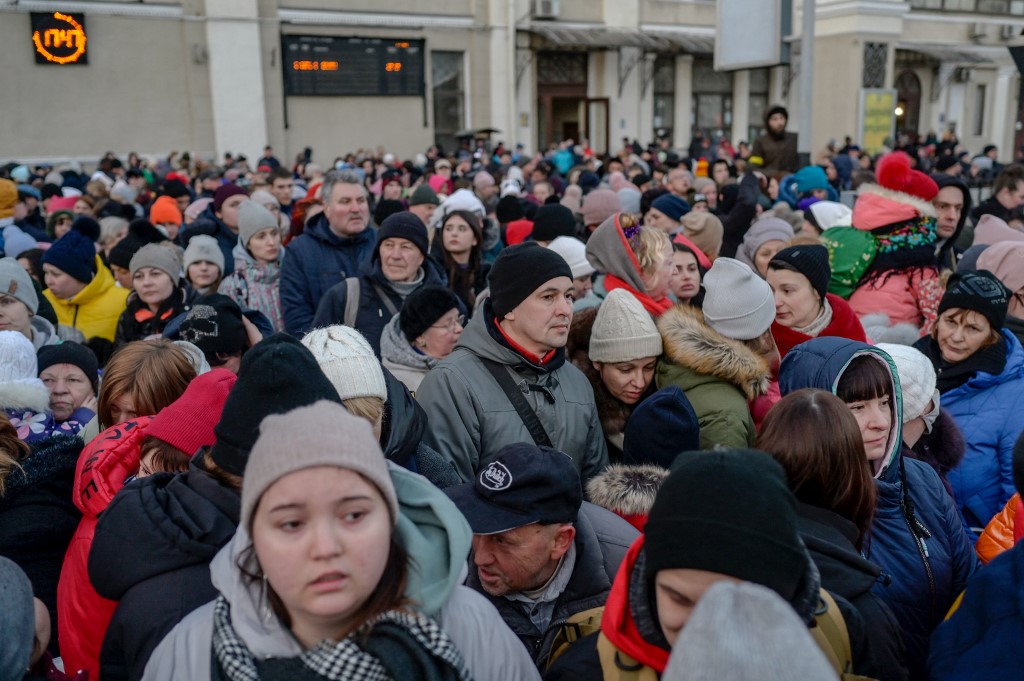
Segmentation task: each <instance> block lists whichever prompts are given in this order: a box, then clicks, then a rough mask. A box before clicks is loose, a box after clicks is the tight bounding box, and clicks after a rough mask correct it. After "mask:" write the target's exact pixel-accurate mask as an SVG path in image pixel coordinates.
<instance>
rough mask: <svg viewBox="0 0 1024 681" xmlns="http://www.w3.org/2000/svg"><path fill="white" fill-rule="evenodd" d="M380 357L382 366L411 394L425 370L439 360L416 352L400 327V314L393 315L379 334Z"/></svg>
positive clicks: (417, 386)
mask: <svg viewBox="0 0 1024 681" xmlns="http://www.w3.org/2000/svg"><path fill="white" fill-rule="evenodd" d="M380 358H381V364H383V365H384V368H385V369H387V370H388V371H390V372H391V373H392V374H394V375H395V378H397V379H398V380H400V381H401V382H402V383H403V384H404V385H405V387H406V388H408V389H409V391H410V392H412V394H413V395H415V394H416V391H417V390H419V387H420V383H421V382H422V381H423V377H424V376H426V375H427V372H428V371H430V370H431V369H433V368H434V367H435V366H437V363H438V362H440V361H441V360H439V359H436V358H434V357H431V356H430V355H424V354H423V353H422V352H417V351H416V350H415V349H414V348H413V347H412V345H411V344H410V343H409V341H408V340H406V338H405V335H404V334H403V333H402V329H401V315H397V314H396V315H395V316H394V317H392V318H391V321H390V322H388V323H387V325H385V327H384V331H383V332H381V335H380Z"/></svg>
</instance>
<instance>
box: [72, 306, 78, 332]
mask: <svg viewBox="0 0 1024 681" xmlns="http://www.w3.org/2000/svg"><path fill="white" fill-rule="evenodd" d="M71 328H73V329H77V328H78V306H77V305H75V316H74V317H73V318H72V320H71Z"/></svg>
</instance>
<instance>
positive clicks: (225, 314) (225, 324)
mask: <svg viewBox="0 0 1024 681" xmlns="http://www.w3.org/2000/svg"><path fill="white" fill-rule="evenodd" d="M178 338H180V339H181V340H183V341H186V342H188V343H191V344H192V345H195V346H196V347H197V348H199V349H200V350H201V351H202V352H203V355H204V356H205V357H206V358H207V359H208V360H210V359H212V360H216V358H217V355H234V354H235V353H237V352H238V351H239V350H242V349H243V348H245V347H246V342H247V340H248V335H247V334H246V332H245V324H244V322H243V321H242V309H241V308H240V307H239V306H238V303H236V302H235V301H233V300H232V299H231V298H228V297H227V296H225V295H223V294H220V293H211V294H209V295H205V296H202V297H201V298H197V299H196V301H195V303H193V305H192V308H191V309H190V310H189V311H188V314H186V315H185V319H184V320H183V321H182V322H181V326H179V327H178Z"/></svg>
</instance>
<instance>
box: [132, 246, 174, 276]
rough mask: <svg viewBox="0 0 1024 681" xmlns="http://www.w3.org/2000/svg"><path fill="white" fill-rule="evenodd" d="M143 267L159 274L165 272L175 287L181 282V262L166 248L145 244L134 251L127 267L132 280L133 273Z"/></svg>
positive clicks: (171, 250)
mask: <svg viewBox="0 0 1024 681" xmlns="http://www.w3.org/2000/svg"><path fill="white" fill-rule="evenodd" d="M143 267H153V268H155V269H158V270H160V271H161V272H166V273H167V276H169V277H170V278H171V281H173V282H174V285H175V286H177V285H178V283H179V282H180V281H181V261H180V260H178V254H177V253H176V252H175V251H174V250H173V249H172V248H168V247H167V246H162V245H160V244H146V245H145V246H143V247H142V248H140V249H139V250H138V251H136V253H135V255H133V256H132V261H131V263H130V264H129V265H128V270H129V271H130V272H131V273H132V277H133V278H134V277H135V273H136V272H138V271H139V270H140V269H142V268H143Z"/></svg>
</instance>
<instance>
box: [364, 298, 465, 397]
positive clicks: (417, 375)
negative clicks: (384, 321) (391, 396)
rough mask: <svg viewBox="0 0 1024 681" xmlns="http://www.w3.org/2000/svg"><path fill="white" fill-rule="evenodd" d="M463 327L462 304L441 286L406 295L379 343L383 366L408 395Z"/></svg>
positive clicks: (452, 343) (448, 351)
mask: <svg viewBox="0 0 1024 681" xmlns="http://www.w3.org/2000/svg"><path fill="white" fill-rule="evenodd" d="M465 323H466V308H465V307H464V306H463V303H462V300H461V299H460V298H459V297H458V296H457V295H456V294H455V293H454V292H453V291H452V290H451V289H448V288H446V287H444V286H424V287H421V288H419V289H417V290H416V291H414V292H412V293H411V294H409V296H408V297H407V298H406V299H405V302H404V303H403V305H402V309H401V310H400V311H399V313H398V314H397V315H395V316H394V318H392V320H391V321H390V322H389V323H388V325H387V326H385V327H384V332H383V333H382V334H381V339H380V354H381V359H382V361H383V363H384V366H385V367H386V368H387V369H388V370H389V371H391V373H393V374H394V375H395V378H397V379H398V380H400V381H401V382H402V383H404V384H405V387H407V388H408V389H409V390H410V391H411V392H412V393H414V394H415V392H416V390H417V389H418V388H419V387H420V381H422V380H423V377H424V376H426V375H427V372H428V371H430V370H431V369H432V368H434V366H435V365H436V364H437V363H438V362H440V361H441V360H442V359H444V358H445V357H447V356H448V355H449V354H450V353H451V351H452V350H454V349H455V346H456V344H457V343H458V342H459V336H461V335H462V328H463V326H464V325H465Z"/></svg>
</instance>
